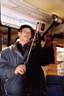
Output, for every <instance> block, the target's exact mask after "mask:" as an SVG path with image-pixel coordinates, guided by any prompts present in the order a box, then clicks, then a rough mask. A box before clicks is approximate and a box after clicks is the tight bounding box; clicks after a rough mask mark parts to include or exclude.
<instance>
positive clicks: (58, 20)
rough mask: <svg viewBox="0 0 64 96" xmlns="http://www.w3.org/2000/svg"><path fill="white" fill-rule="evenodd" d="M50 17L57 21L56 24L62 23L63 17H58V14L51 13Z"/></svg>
mask: <svg viewBox="0 0 64 96" xmlns="http://www.w3.org/2000/svg"><path fill="white" fill-rule="evenodd" d="M52 18H53V20H54V22H56V23H58V24H62V23H63V19H62V18H60V17H59V16H57V15H55V14H52Z"/></svg>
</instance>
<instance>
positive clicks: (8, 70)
mask: <svg viewBox="0 0 64 96" xmlns="http://www.w3.org/2000/svg"><path fill="white" fill-rule="evenodd" d="M12 62H13V61H12ZM14 70H15V68H14V67H12V66H11V65H10V58H9V51H8V50H4V51H2V52H1V53H0V78H11V77H13V76H14Z"/></svg>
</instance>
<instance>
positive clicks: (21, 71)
mask: <svg viewBox="0 0 64 96" xmlns="http://www.w3.org/2000/svg"><path fill="white" fill-rule="evenodd" d="M25 72H26V65H25V64H23V65H18V66H17V67H16V69H15V74H16V75H17V74H20V75H23V74H24V73H25Z"/></svg>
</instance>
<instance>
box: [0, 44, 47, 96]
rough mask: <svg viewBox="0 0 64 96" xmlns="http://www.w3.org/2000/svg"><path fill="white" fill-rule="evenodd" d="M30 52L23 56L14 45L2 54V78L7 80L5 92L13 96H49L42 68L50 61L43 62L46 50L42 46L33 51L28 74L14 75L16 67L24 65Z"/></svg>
mask: <svg viewBox="0 0 64 96" xmlns="http://www.w3.org/2000/svg"><path fill="white" fill-rule="evenodd" d="M28 51H29V50H27V52H26V55H25V56H23V55H22V54H21V53H20V52H19V51H18V49H17V48H16V47H14V46H13V45H12V46H10V47H8V48H7V49H5V50H3V51H2V52H1V54H0V77H1V78H4V79H5V90H6V92H7V94H9V95H10V94H11V96H47V95H46V82H45V76H44V73H43V70H42V68H41V66H42V65H43V66H44V65H46V64H48V61H47V62H43V61H44V60H43V57H44V56H43V51H44V50H43V48H42V47H41V46H37V47H35V48H33V49H32V51H31V54H30V58H29V62H28V63H27V64H26V67H27V72H26V74H25V75H22V76H20V75H15V74H14V71H15V68H16V66H18V65H19V64H23V63H24V61H25V59H26V56H27V54H28ZM25 94H28V95H25Z"/></svg>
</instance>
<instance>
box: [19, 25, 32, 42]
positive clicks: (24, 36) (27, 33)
mask: <svg viewBox="0 0 64 96" xmlns="http://www.w3.org/2000/svg"><path fill="white" fill-rule="evenodd" d="M33 35H34V29H33V28H32V27H31V26H29V25H22V26H21V27H20V28H19V30H18V37H19V39H20V43H23V44H26V43H28V42H29V41H30V39H31V38H32V37H33Z"/></svg>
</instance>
